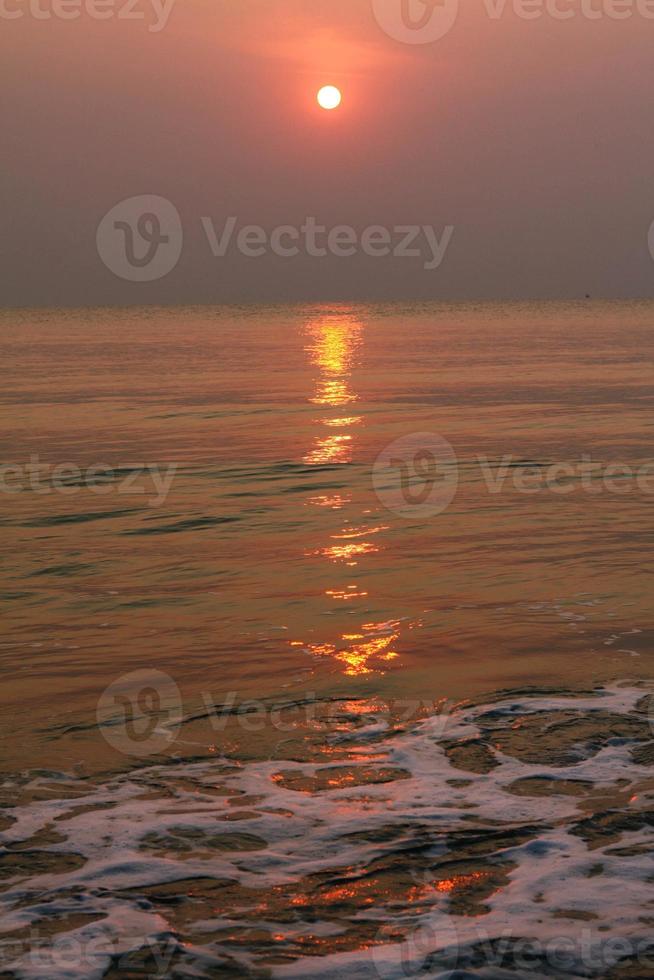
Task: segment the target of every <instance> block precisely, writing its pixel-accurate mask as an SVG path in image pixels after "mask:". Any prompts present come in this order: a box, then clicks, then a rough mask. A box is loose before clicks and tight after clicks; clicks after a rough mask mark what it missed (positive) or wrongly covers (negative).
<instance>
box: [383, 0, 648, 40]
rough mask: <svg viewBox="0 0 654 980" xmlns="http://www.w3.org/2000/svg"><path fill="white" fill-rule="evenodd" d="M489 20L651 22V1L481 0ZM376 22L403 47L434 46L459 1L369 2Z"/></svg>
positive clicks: (450, 24) (451, 21)
mask: <svg viewBox="0 0 654 980" xmlns="http://www.w3.org/2000/svg"><path fill="white" fill-rule="evenodd" d="M480 5H481V8H482V10H483V12H484V13H485V15H486V16H487V17H488V19H489V20H494V21H499V20H502V19H504V18H506V17H507V16H514V17H517V18H519V19H520V20H528V21H534V20H541V19H542V18H544V17H547V18H550V19H551V20H558V21H568V20H573V19H579V18H581V19H583V20H588V21H597V20H604V19H606V20H616V21H617V20H629V19H630V18H632V17H641V18H642V19H643V20H654V0H480ZM372 8H373V12H374V15H375V19H376V20H377V23H378V24H379V26H380V27H381V28H382V30H383V31H384V32H385V33H386V34H388V36H389V37H392V38H393V39H394V40H395V41H400V42H402V43H403V44H433V43H434V42H435V41H439V40H440V39H441V38H442V37H445V35H446V34H448V33H449V32H450V31H451V30H452V28H453V27H454V25H455V23H456V20H457V17H458V13H459V0H372Z"/></svg>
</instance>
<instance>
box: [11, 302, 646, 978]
mask: <svg viewBox="0 0 654 980" xmlns="http://www.w3.org/2000/svg"><path fill="white" fill-rule="evenodd" d="M0 350H1V354H2V363H3V366H4V371H3V382H4V383H3V386H2V390H1V392H0V398H1V399H2V401H3V405H4V408H5V419H6V422H5V427H4V428H3V429H2V431H1V432H0V464H1V465H2V471H1V477H0V479H1V482H2V492H0V508H1V510H0V520H1V521H2V525H3V539H4V545H5V546H4V549H3V553H2V565H1V568H2V580H1V582H0V601H1V603H2V608H3V613H4V615H3V617H2V624H3V625H2V641H1V645H0V676H1V678H2V687H1V688H0V699H1V704H2V711H1V712H0V739H1V748H2V760H3V761H2V763H0V766H1V767H2V783H1V784H0V911H2V913H3V924H2V926H1V927H0V928H1V929H2V932H1V933H0V975H2V976H5V975H6V976H8V977H10V976H14V975H15V976H26V977H37V976H38V977H47V978H49V980H59V978H60V977H61V978H63V977H80V978H81V977H95V976H98V977H102V976H107V977H124V976H130V977H131V976H161V977H163V976H174V977H178V976H179V977H191V976H207V977H209V976H221V977H222V976H224V977H232V976H233V977H240V976H253V977H267V976H279V977H298V978H305V977H314V976H315V977H325V978H327V977H334V978H336V977H341V976H343V977H348V978H353V980H354V978H359V977H372V978H377V977H379V978H387V977H388V978H401V977H407V976H434V977H454V976H457V977H465V976H479V977H489V978H491V977H492V978H493V980H499V978H501V977H504V976H506V977H515V976H524V975H531V976H553V977H558V976H574V977H577V976H583V977H586V976H588V977H616V978H622V977H624V978H627V977H640V976H649V975H652V973H651V972H650V973H648V972H647V970H652V971H653V972H654V965H652V964H653V963H654V953H653V952H652V950H651V949H650V945H654V905H653V904H652V898H651V895H650V894H649V892H648V882H649V880H650V879H649V876H650V875H651V869H648V867H647V864H646V858H647V855H648V853H649V852H650V851H651V848H652V834H651V826H652V822H653V818H654V807H653V801H654V777H653V775H652V764H653V762H654V743H653V742H652V719H651V716H652V714H653V713H652V711H651V710H650V707H651V706H650V692H651V684H650V681H651V677H652V666H651V664H652V660H651V649H652V643H651V640H652V630H653V627H654V615H653V613H652V603H651V584H650V577H651V564H652V559H651V545H652V528H651V513H652V509H651V508H652V500H653V499H654V444H653V443H652V432H653V426H654V391H653V389H652V367H653V365H652V361H653V354H654V304H648V303H629V304H627V303H624V304H620V303H613V304H608V303H607V304H599V303H580V304H568V305H563V304H531V305H527V304H504V305H501V304H481V305H420V306H418V305H416V306H408V307H401V306H384V307H372V306H371V307H368V306H343V307H315V308H314V307H312V308H309V307H288V308H282V307H275V308H270V309H264V308H256V309H249V310H245V309H236V308H230V309H218V308H216V309H212V308H188V309H166V310H158V309H156V310H153V309H147V310H146V309H143V310H130V311H118V310H117V311H107V310H84V311H82V310H79V311H69V312H68V311H66V312H61V311H57V312H48V311H38V312H34V311H21V312H16V313H3V314H0ZM649 887H651V884H650V885H649ZM530 957H531V959H530ZM647 957H649V960H648V959H647ZM525 964H527V965H525ZM2 968H4V969H5V970H6V971H7V972H6V974H2ZM453 971H459V972H453ZM638 971H640V972H638Z"/></svg>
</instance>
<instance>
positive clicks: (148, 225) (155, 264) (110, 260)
mask: <svg viewBox="0 0 654 980" xmlns="http://www.w3.org/2000/svg"><path fill="white" fill-rule="evenodd" d="M183 243H184V232H183V230H182V221H181V218H180V216H179V212H178V211H177V208H176V207H175V206H174V204H171V203H170V201H167V200H166V198H164V197H158V196H157V195H156V194H142V195H140V196H138V197H129V198H127V199H126V200H125V201H120V202H119V203H118V204H116V205H115V206H114V207H113V208H111V210H110V211H108V212H107V214H105V216H104V218H103V219H102V221H101V222H100V224H99V225H98V231H97V234H96V245H97V248H98V254H99V256H100V258H101V259H102V261H103V262H104V264H105V265H106V266H107V268H108V269H110V270H111V271H112V272H113V273H114V274H115V275H117V276H118V277H119V278H120V279H127V280H129V281H130V282H154V280H156V279H163V277H164V276H167V275H168V273H169V272H172V270H173V269H174V268H175V266H176V265H177V263H178V262H179V258H180V256H181V254H182V245H183Z"/></svg>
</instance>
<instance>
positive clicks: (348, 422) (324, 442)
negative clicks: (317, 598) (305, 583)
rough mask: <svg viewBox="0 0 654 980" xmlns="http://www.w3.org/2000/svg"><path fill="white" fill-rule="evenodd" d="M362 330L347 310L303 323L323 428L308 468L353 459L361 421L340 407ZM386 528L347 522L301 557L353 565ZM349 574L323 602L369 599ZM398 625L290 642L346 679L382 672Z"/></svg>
mask: <svg viewBox="0 0 654 980" xmlns="http://www.w3.org/2000/svg"><path fill="white" fill-rule="evenodd" d="M363 333H364V327H363V324H362V323H361V321H360V320H358V319H357V318H356V317H354V316H352V315H350V314H342V315H341V314H332V315H329V316H321V317H318V318H315V319H312V320H310V321H309V322H308V323H307V325H306V337H307V343H306V346H305V351H306V353H307V355H308V357H309V361H310V363H311V365H313V366H314V367H315V368H317V369H318V374H317V376H316V378H315V392H314V394H313V395H312V397H311V398H310V403H311V404H313V405H316V406H320V408H322V409H323V410H324V414H323V415H321V416H320V418H318V419H316V424H317V425H319V426H320V427H321V428H322V429H323V430H325V429H326V430H327V431H326V432H325V434H320V435H318V436H317V437H316V439H315V441H314V444H313V446H312V447H311V449H310V450H309V451H308V452H307V454H306V455H305V456H304V460H303V461H304V462H305V463H306V464H307V465H309V466H324V465H328V464H335V463H336V464H346V463H351V462H352V461H353V460H354V458H355V448H356V432H357V429H358V427H360V426H362V425H363V424H364V419H363V416H361V415H357V414H354V413H351V414H344V413H343V406H346V405H354V404H355V403H356V402H357V401H358V400H359V396H358V394H357V393H356V391H355V390H354V388H353V384H352V372H353V369H354V367H355V365H356V363H357V361H358V360H359V358H360V357H361V355H362V347H363ZM350 503H351V498H349V497H343V496H341V495H340V494H333V495H324V496H318V497H312V498H311V499H310V501H309V504H310V506H314V507H324V508H330V509H331V510H334V511H339V510H341V509H343V508H344V507H345V506H346V505H347V504H350ZM388 529H389V528H388V526H387V525H384V524H378V525H377V526H374V527H368V526H366V525H363V526H352V525H350V524H349V523H348V524H346V526H344V527H338V528H335V530H334V533H333V534H332V535H330V541H329V543H328V544H325V545H324V546H323V547H322V548H319V549H317V550H314V551H310V552H308V553H306V554H305V557H308V558H316V559H320V560H323V561H327V562H329V563H330V564H331V565H332V566H334V568H337V567H338V566H339V565H340V566H342V567H343V568H344V569H355V568H358V567H359V565H360V562H361V561H362V560H363V559H365V558H366V557H368V556H371V555H374V554H377V553H378V552H379V551H380V550H381V548H380V545H379V544H377V542H376V541H375V536H376V535H379V534H381V533H382V532H384V531H387V530H388ZM350 575H351V573H348V578H347V579H345V580H344V581H341V582H334V584H333V585H332V587H331V588H329V589H326V590H325V593H324V598H325V601H326V602H329V603H337V604H341V605H343V604H347V606H348V607H352V606H355V607H356V604H357V603H359V604H360V603H361V602H365V601H366V600H367V599H368V598H369V596H370V593H369V590H368V589H367V588H365V587H364V586H362V584H361V583H360V582H353V581H352V579H351V578H350V577H349V576H350ZM399 625H400V624H399V620H387V621H383V622H363V623H361V625H360V626H359V627H358V628H355V629H354V630H352V629H350V630H348V632H344V633H340V634H339V635H338V636H336V637H331V638H329V640H326V641H324V642H319V643H315V642H314V643H306V644H303V643H302V641H298V640H295V641H293V645H294V646H298V645H303V646H305V647H306V649H307V650H308V651H309V652H310V653H312V654H313V655H315V656H321V657H330V658H332V659H333V661H334V662H335V663H337V664H338V665H339V668H340V669H342V670H343V672H344V673H345V674H346V675H347V676H349V677H355V676H360V675H363V674H370V673H372V672H373V671H376V672H379V673H382V672H383V671H384V670H385V669H386V668H387V666H388V664H389V663H390V662H391V661H392V660H395V659H397V657H398V656H399V654H398V653H397V651H396V650H395V649H394V647H395V644H396V642H397V640H398V639H399V636H400V631H399Z"/></svg>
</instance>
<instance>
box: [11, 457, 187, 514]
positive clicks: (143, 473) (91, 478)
mask: <svg viewBox="0 0 654 980" xmlns="http://www.w3.org/2000/svg"><path fill="white" fill-rule="evenodd" d="M176 473H177V463H170V464H168V465H167V466H163V465H161V464H159V463H130V464H126V465H124V466H116V467H113V466H107V465H106V464H104V463H95V464H93V465H91V466H79V465H78V464H77V463H57V464H53V463H42V462H40V460H39V456H38V455H32V456H30V461H29V463H5V464H1V465H0V493H6V494H15V493H25V492H30V491H31V492H32V493H38V494H51V493H58V494H62V495H64V496H74V495H75V494H78V493H82V492H83V491H85V490H86V491H90V492H91V493H95V494H99V495H106V494H111V493H115V494H118V495H119V496H132V495H137V496H146V495H148V494H149V496H147V497H146V503H147V505H148V507H160V506H161V505H162V504H163V503H165V501H166V499H167V497H168V494H169V493H170V489H171V487H172V485H173V480H174V479H175V475H176Z"/></svg>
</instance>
